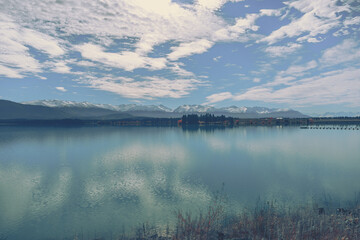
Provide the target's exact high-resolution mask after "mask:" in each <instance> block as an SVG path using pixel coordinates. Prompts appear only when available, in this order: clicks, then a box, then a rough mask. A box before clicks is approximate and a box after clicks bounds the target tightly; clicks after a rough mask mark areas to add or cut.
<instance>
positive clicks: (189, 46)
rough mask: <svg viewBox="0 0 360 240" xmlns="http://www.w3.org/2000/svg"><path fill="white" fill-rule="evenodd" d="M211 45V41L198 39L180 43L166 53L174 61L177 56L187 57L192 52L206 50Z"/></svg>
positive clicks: (197, 52)
mask: <svg viewBox="0 0 360 240" xmlns="http://www.w3.org/2000/svg"><path fill="white" fill-rule="evenodd" d="M213 45H214V43H213V42H210V41H209V40H206V39H200V40H197V41H194V42H189V43H181V44H180V45H179V46H177V47H171V50H172V52H171V53H170V54H169V55H168V58H169V59H170V60H172V61H175V60H178V59H179V58H183V57H187V56H190V55H193V54H199V53H203V52H206V51H207V50H208V49H209V48H211V47H212V46H213Z"/></svg>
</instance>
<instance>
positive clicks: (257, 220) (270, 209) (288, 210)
mask: <svg viewBox="0 0 360 240" xmlns="http://www.w3.org/2000/svg"><path fill="white" fill-rule="evenodd" d="M359 203H360V202H359V201H358V200H356V201H355V202H354V203H351V205H348V208H347V209H344V208H333V207H330V206H327V207H318V205H317V204H315V205H311V206H307V207H284V206H282V205H281V204H278V203H277V202H276V201H274V202H262V203H260V201H259V202H258V204H257V205H256V207H254V208H253V209H245V210H243V211H242V212H241V213H237V214H231V215H229V213H225V208H224V206H225V204H224V198H221V197H220V198H216V199H215V200H214V202H213V203H212V204H211V206H209V207H208V209H207V211H206V212H204V213H201V214H198V215H194V214H192V213H190V212H186V213H184V212H181V211H179V212H177V213H176V218H177V222H176V224H175V225H174V226H173V227H171V228H170V227H166V229H159V228H156V227H151V225H149V224H143V225H142V226H141V227H139V228H137V229H136V234H135V236H133V237H129V236H125V235H123V236H118V237H117V238H112V239H119V240H120V239H122V240H150V239H153V240H155V239H158V240H180V239H187V240H192V239H194V240H195V239H199V240H202V239H214V240H215V239H218V240H225V239H229V240H230V239H231V240H257V239H258V240H265V239H279V240H280V239H281V240H282V239H284V240H285V239H309V240H310V239H316V240H318V239H319V240H322V239H324V240H325V239H339V240H346V239H348V240H351V239H360V223H359V215H360V204H359ZM75 239H79V238H75ZM97 239H99V240H100V239H104V238H97Z"/></svg>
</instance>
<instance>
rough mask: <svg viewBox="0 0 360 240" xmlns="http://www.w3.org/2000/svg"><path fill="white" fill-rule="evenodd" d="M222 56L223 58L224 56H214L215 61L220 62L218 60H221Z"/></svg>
mask: <svg viewBox="0 0 360 240" xmlns="http://www.w3.org/2000/svg"><path fill="white" fill-rule="evenodd" d="M220 58H222V56H217V57H214V58H213V61H214V62H218V61H219V60H220Z"/></svg>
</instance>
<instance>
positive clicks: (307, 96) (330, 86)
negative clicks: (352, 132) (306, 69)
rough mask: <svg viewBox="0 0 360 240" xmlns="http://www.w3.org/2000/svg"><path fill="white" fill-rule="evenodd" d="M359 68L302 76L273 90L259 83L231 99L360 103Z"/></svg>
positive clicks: (314, 103) (312, 103) (293, 102)
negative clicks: (257, 85)
mask: <svg viewBox="0 0 360 240" xmlns="http://www.w3.org/2000/svg"><path fill="white" fill-rule="evenodd" d="M358 76H360V69H355V68H347V69H343V70H339V71H332V72H326V73H324V74H321V75H319V76H316V77H310V78H305V79H302V80H299V81H297V82H295V83H294V84H292V85H291V86H288V87H285V88H281V89H278V90H276V89H273V88H272V87H266V86H259V87H254V88H251V89H248V90H247V91H246V92H245V93H243V94H238V95H236V96H235V97H234V100H236V101H241V100H254V101H264V102H276V103H288V104H291V105H302V104H310V105H326V104H341V103H345V104H350V105H353V106H360V94H359V92H360V81H359V80H358Z"/></svg>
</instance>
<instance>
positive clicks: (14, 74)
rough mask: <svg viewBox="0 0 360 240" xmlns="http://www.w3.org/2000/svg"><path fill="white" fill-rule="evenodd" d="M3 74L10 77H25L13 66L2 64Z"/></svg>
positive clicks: (0, 69) (1, 72) (0, 68)
mask: <svg viewBox="0 0 360 240" xmlns="http://www.w3.org/2000/svg"><path fill="white" fill-rule="evenodd" d="M1 75H3V76H5V77H8V78H23V77H24V76H23V75H21V74H20V73H19V72H18V71H16V70H14V69H13V68H8V67H5V66H2V65H1V64H0V76H1Z"/></svg>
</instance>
